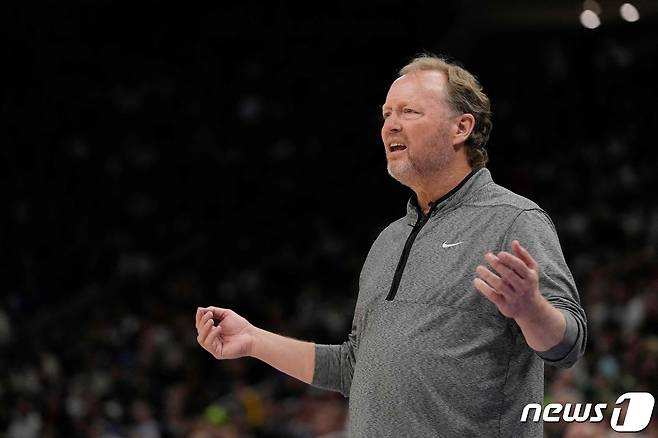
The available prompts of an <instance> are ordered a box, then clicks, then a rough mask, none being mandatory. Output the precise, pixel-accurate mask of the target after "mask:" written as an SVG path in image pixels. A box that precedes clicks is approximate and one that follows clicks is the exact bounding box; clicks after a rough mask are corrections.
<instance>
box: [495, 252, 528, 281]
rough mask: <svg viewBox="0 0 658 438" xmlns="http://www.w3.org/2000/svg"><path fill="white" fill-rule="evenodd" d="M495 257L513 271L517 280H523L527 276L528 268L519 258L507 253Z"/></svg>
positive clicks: (500, 253)
mask: <svg viewBox="0 0 658 438" xmlns="http://www.w3.org/2000/svg"><path fill="white" fill-rule="evenodd" d="M497 257H498V260H500V262H501V263H503V264H504V265H505V266H506V267H507V268H509V269H511V270H512V271H514V273H515V274H516V275H517V276H519V278H521V279H524V278H526V277H527V276H528V269H529V268H528V266H527V265H526V264H525V263H524V262H523V261H522V260H521V259H520V258H518V257H516V256H514V255H512V254H510V253H508V252H507V251H501V252H499V253H498V256H497Z"/></svg>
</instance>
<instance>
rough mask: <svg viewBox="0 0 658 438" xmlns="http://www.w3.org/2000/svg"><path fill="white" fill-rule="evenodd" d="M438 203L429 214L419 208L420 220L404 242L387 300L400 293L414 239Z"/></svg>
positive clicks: (431, 208)
mask: <svg viewBox="0 0 658 438" xmlns="http://www.w3.org/2000/svg"><path fill="white" fill-rule="evenodd" d="M438 204H439V203H438V202H436V203H434V204H432V206H431V207H430V211H429V212H428V213H427V216H426V215H424V214H423V212H422V211H420V209H418V220H416V224H415V225H414V228H413V229H412V230H411V234H409V237H407V241H406V242H405V243H404V249H403V250H402V255H401V256H400V260H399V261H398V266H397V268H395V274H394V275H393V283H392V284H391V289H390V290H389V291H388V295H386V301H392V300H393V299H394V298H395V295H396V294H397V293H398V288H399V287H400V280H401V279H402V273H403V272H404V268H405V266H406V265H407V259H408V258H409V253H410V252H411V247H412V246H413V244H414V240H416V236H418V233H419V232H420V230H421V229H422V228H423V226H424V225H425V224H426V223H427V221H428V220H429V219H430V216H432V212H433V211H434V208H435V207H436V206H437V205H438Z"/></svg>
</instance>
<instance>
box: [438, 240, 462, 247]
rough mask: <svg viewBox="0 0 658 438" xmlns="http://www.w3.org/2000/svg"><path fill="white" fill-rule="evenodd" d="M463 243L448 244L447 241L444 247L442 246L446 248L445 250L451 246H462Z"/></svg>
mask: <svg viewBox="0 0 658 438" xmlns="http://www.w3.org/2000/svg"><path fill="white" fill-rule="evenodd" d="M462 243H464V242H457V243H448V241H447V240H446V241H445V242H443V245H441V246H442V247H444V248H450V247H451V246H457V245H461V244H462Z"/></svg>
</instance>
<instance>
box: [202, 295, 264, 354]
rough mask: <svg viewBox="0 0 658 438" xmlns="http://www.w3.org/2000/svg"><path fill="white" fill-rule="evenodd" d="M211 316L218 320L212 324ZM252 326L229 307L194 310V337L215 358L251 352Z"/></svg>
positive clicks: (252, 340)
mask: <svg viewBox="0 0 658 438" xmlns="http://www.w3.org/2000/svg"><path fill="white" fill-rule="evenodd" d="M213 318H214V319H216V320H218V321H219V324H218V325H217V326H215V325H214V322H213ZM253 328H254V327H253V326H252V325H251V324H250V323H249V321H247V320H246V319H244V318H243V317H241V316H240V315H238V314H237V313H235V312H234V311H232V310H229V309H221V308H219V307H212V306H211V307H199V308H197V311H196V330H197V333H198V336H197V338H196V340H197V342H198V343H199V345H201V346H202V347H203V348H204V349H206V350H207V351H208V352H209V353H210V354H212V355H213V356H214V357H215V358H216V359H236V358H238V357H244V356H249V355H251V353H252V349H253V343H254V336H253Z"/></svg>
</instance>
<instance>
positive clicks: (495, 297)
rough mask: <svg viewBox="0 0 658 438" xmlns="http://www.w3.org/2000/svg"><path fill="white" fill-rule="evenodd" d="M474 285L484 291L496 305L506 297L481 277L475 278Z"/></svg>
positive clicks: (481, 291)
mask: <svg viewBox="0 0 658 438" xmlns="http://www.w3.org/2000/svg"><path fill="white" fill-rule="evenodd" d="M473 286H475V288H476V289H477V290H479V291H480V293H482V295H484V296H485V297H486V298H487V299H488V300H489V301H491V302H492V303H494V304H495V305H496V306H498V305H499V304H501V303H502V302H503V301H504V300H505V298H504V297H503V296H502V295H500V294H499V293H497V292H496V290H495V289H493V288H492V287H491V286H489V285H488V284H487V283H485V282H484V281H483V280H482V279H481V278H476V279H474V280H473Z"/></svg>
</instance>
